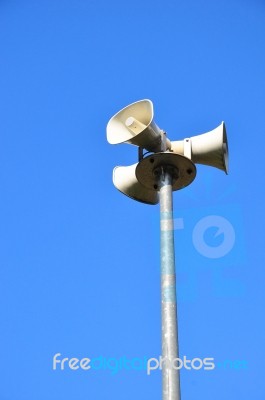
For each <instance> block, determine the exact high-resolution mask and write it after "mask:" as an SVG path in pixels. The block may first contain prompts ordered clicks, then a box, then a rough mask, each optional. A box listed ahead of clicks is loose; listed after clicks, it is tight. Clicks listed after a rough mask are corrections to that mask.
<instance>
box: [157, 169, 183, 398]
mask: <svg viewBox="0 0 265 400" xmlns="http://www.w3.org/2000/svg"><path fill="white" fill-rule="evenodd" d="M172 174H173V171H172V170H171V169H170V168H169V167H161V169H160V237H161V306H162V385H163V400H180V377H179V370H178V369H175V368H176V367H178V362H177V360H175V359H176V358H178V357H179V351H178V329H177V302H176V275H175V255H174V221H173V202H172V179H173V178H172ZM174 360H175V362H174V363H173V361H174ZM172 365H174V366H175V368H173V367H172Z"/></svg>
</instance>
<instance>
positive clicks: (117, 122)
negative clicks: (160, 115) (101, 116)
mask: <svg viewBox="0 0 265 400" xmlns="http://www.w3.org/2000/svg"><path fill="white" fill-rule="evenodd" d="M107 140H108V142H109V143H110V144H120V143H129V144H133V145H135V146H139V147H142V148H144V149H146V150H148V151H152V152H159V151H166V150H167V148H168V141H167V139H166V136H165V133H164V131H162V130H161V129H160V128H159V127H158V126H157V125H156V123H155V122H154V110H153V103H152V101H151V100H140V101H137V102H135V103H132V104H130V105H129V106H127V107H125V108H123V109H122V110H120V111H119V112H118V113H117V114H115V115H114V116H113V117H112V118H111V119H110V120H109V122H108V125H107Z"/></svg>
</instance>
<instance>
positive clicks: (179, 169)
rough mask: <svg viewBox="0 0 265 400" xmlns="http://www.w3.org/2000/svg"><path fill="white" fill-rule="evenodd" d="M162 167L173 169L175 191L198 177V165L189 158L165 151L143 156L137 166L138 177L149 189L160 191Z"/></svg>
mask: <svg viewBox="0 0 265 400" xmlns="http://www.w3.org/2000/svg"><path fill="white" fill-rule="evenodd" d="M162 168H167V169H169V168H170V169H171V171H172V172H171V173H172V190H173V191H175V190H180V189H183V188H184V187H186V186H188V185H190V184H191V183H192V182H193V180H194V179H195V177H196V166H195V164H194V163H193V162H192V161H191V160H190V159H189V158H187V157H184V156H182V155H180V154H174V153H170V152H163V153H155V154H152V155H150V156H147V157H145V158H143V159H142V160H141V161H140V162H139V164H138V165H137V167H136V170H135V174H136V178H137V180H138V181H139V182H140V183H141V184H142V185H143V186H145V187H146V188H147V189H152V190H157V191H159V190H160V188H159V179H160V172H159V170H160V169H162Z"/></svg>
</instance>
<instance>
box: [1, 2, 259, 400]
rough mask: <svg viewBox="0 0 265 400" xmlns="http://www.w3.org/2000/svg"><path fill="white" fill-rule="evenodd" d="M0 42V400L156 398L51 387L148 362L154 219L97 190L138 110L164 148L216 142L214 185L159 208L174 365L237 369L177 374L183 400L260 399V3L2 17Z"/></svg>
mask: <svg viewBox="0 0 265 400" xmlns="http://www.w3.org/2000/svg"><path fill="white" fill-rule="evenodd" d="M0 36H1V55H0V87H1V90H0V102H1V108H0V110H1V117H0V193H1V195H0V204H1V207H0V210H1V224H0V235H1V256H0V273H1V279H0V285H1V290H0V296H1V302H0V307H1V342H0V347H1V353H0V354H1V363H0V364H1V366H0V369H1V371H0V372H1V382H2V383H1V389H0V398H1V400H47V399H49V400H55V399H56V400H70V399H75V400H83V399H96V400H103V399H106V398H110V399H115V400H119V399H121V400H125V399H126V400H135V399H137V400H142V399H147V398H148V399H153V400H160V399H161V377H160V374H159V372H154V374H151V376H147V375H146V373H145V371H126V370H123V371H120V372H118V373H117V374H112V373H111V371H110V370H98V371H96V370H93V371H92V370H89V371H80V370H79V371H69V370H67V371H58V370H57V371H53V370H52V357H53V355H54V354H55V353H61V354H62V355H63V356H65V357H79V358H82V357H89V358H93V357H94V358H95V357H100V356H101V357H105V358H108V357H115V358H120V357H127V358H133V357H140V358H143V357H148V358H149V357H158V356H159V355H160V353H161V350H160V339H161V336H160V287H159V285H160V276H159V216H158V214H159V207H158V206H147V205H144V204H141V203H137V202H135V201H132V200H130V199H129V198H126V197H125V196H123V195H122V194H120V193H119V192H118V191H117V190H116V189H115V188H114V186H113V184H112V169H113V167H114V166H115V165H129V164H132V163H134V162H136V149H135V148H134V147H133V146H128V145H120V146H111V145H109V144H108V143H107V141H106V133H105V129H106V124H107V122H108V120H109V118H110V117H111V116H112V115H113V114H114V113H116V112H117V111H118V110H119V109H121V108H122V107H124V106H126V105H127V104H129V103H131V102H134V101H137V100H140V99H144V98H150V99H151V100H152V101H153V103H154V107H155V120H156V122H157V124H158V125H159V126H160V127H161V128H163V129H165V130H166V131H167V132H168V135H169V137H170V138H171V139H174V140H178V139H182V138H184V137H189V136H192V135H196V134H199V133H203V132H206V131H209V130H211V129H213V128H215V127H216V126H217V125H219V124H220V123H221V121H222V120H224V121H225V122H226V125H227V132H228V137H229V147H230V174H229V175H228V176H226V175H225V174H224V173H223V172H221V171H219V170H217V169H214V168H210V167H208V168H207V167H204V166H198V174H197V178H196V181H195V182H194V183H193V184H192V185H191V186H190V187H188V188H187V189H185V190H183V191H180V192H177V193H175V194H174V203H175V218H176V219H177V218H180V219H181V220H182V222H183V223H184V229H182V230H176V251H177V273H178V297H179V307H178V308H179V337H180V352H181V356H183V355H187V356H188V357H190V358H193V357H202V358H203V357H214V358H215V360H216V362H218V363H223V362H224V361H226V360H243V361H245V362H246V363H247V369H243V368H241V369H235V368H230V367H229V368H228V367H226V368H221V367H220V366H219V367H217V368H216V369H215V370H214V371H193V372H189V371H185V370H183V371H182V372H181V378H182V394H183V400H198V399H204V400H210V399H213V398H214V399H215V400H223V399H226V400H235V399H240V400H249V399H250V398H251V399H255V400H264V396H265V385H264V357H265V351H264V350H265V349H264V335H265V329H264V328H265V324H264V305H265V304H264V303H265V302H264V300H265V294H264V293H265V292H264V278H265V270H264V239H263V238H264V200H265V196H264V187H263V182H264V162H263V156H264V145H265V122H264V121H265V118H264V102H265V51H264V42H265V4H264V1H262V0H220V1H218V0H216V1H210V0H185V1H180V0H174V1H173V0H164V1H163V2H162V1H158V0H153V1H151V0H147V1H140V0H136V1H134V2H122V1H120V0H113V1H106V0H104V1H103V0H97V1H96V0H86V1H85V0H64V1H62V0H56V1H54V0H53V1H52V0H45V1H43V0H38V1H33V0H22V1H18V0H9V1H5V0H2V1H1V2H0ZM211 215H215V216H221V217H222V218H224V219H225V220H226V221H228V222H229V223H230V225H231V226H232V227H233V231H234V234H235V243H234V245H233V246H232V248H231V250H230V251H229V252H228V253H227V254H226V255H225V256H224V257H221V258H218V259H209V258H207V256H205V254H204V255H203V254H200V253H199V252H198V251H197V249H196V246H194V241H193V239H192V238H193V231H194V227H195V226H196V224H197V223H198V222H199V221H201V220H202V219H203V218H207V217H209V216H211ZM215 233H216V227H214V226H213V227H211V226H210V227H209V229H207V230H206V232H205V238H204V239H205V242H206V243H207V245H208V246H210V247H217V248H218V246H221V245H222V241H224V240H225V232H223V234H219V235H217V236H215Z"/></svg>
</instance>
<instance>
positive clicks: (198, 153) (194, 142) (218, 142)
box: [171, 122, 228, 174]
mask: <svg viewBox="0 0 265 400" xmlns="http://www.w3.org/2000/svg"><path fill="white" fill-rule="evenodd" d="M171 151H173V152H174V153H176V154H181V155H184V156H185V157H188V158H189V159H190V160H191V161H192V162H194V163H195V164H204V165H210V166H212V167H215V168H219V169H221V170H222V171H224V172H225V173H226V174H228V142H227V136H226V129H225V123H224V122H222V123H221V124H220V125H219V126H218V127H217V128H215V129H213V130H212V131H210V132H207V133H203V134H201V135H197V136H192V137H190V138H186V139H184V140H177V141H172V142H171Z"/></svg>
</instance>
